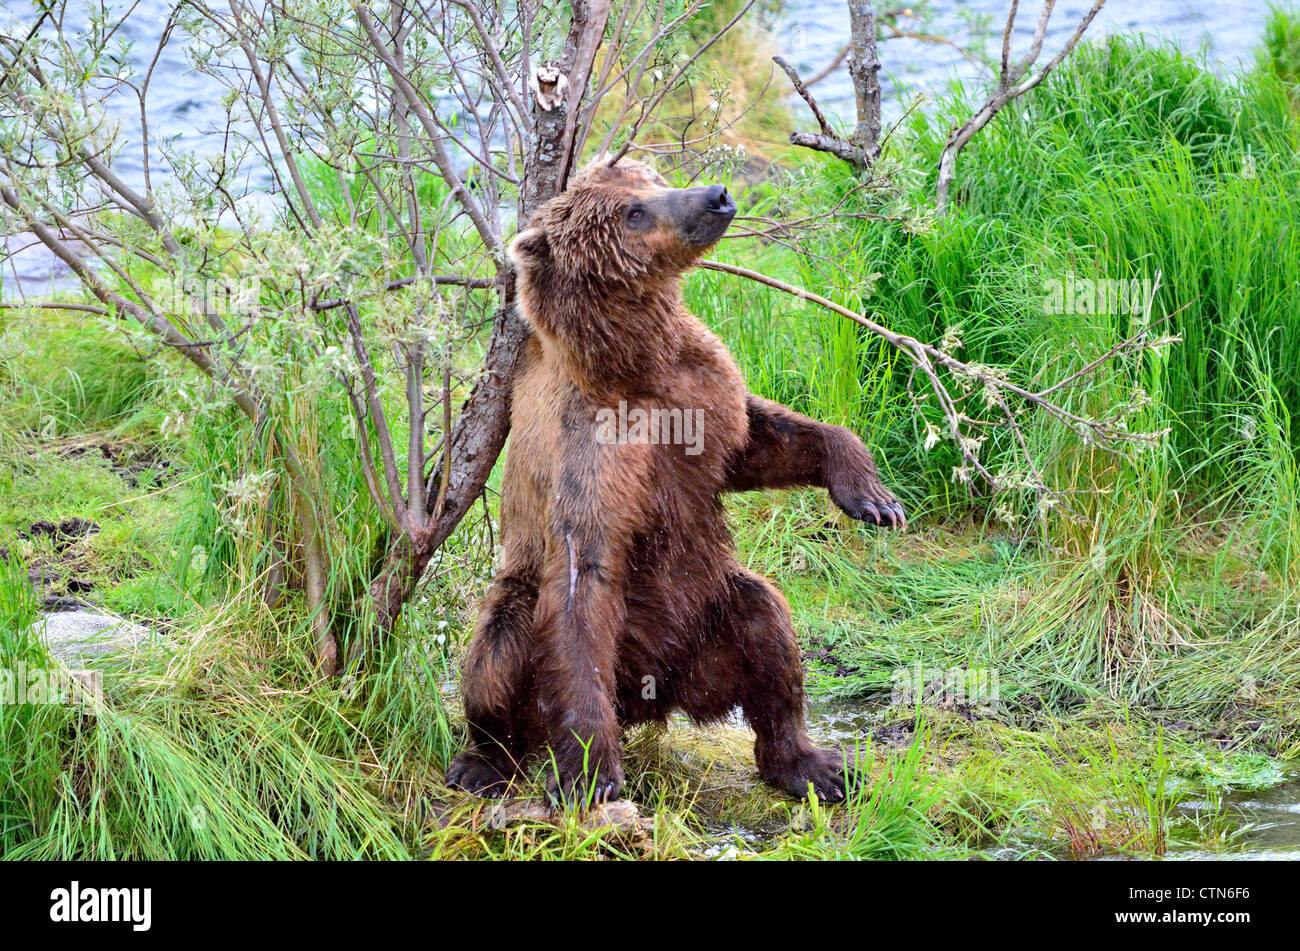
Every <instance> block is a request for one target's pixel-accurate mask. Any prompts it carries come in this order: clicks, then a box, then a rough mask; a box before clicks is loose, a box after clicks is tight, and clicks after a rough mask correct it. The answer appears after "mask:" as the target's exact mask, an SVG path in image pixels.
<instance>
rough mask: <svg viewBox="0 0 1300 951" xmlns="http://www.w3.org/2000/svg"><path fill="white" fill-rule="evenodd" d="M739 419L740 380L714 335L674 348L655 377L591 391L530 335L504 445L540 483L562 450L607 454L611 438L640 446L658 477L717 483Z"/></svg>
mask: <svg viewBox="0 0 1300 951" xmlns="http://www.w3.org/2000/svg"><path fill="white" fill-rule="evenodd" d="M747 426H748V421H747V416H746V412H745V387H744V382H743V380H742V379H741V377H740V374H739V372H738V371H737V369H736V367H735V364H734V363H733V362H732V360H731V358H730V355H729V354H727V353H726V351H725V349H723V348H721V346H720V345H718V347H717V348H716V349H713V348H709V347H705V348H696V349H693V350H690V351H687V352H685V353H683V355H682V358H681V359H680V360H678V361H676V363H675V364H674V365H673V366H672V368H671V369H670V371H669V372H668V373H665V374H663V375H662V376H661V377H659V378H656V379H652V380H646V381H642V382H640V383H638V384H637V385H635V386H624V387H610V388H607V389H604V390H602V391H598V392H591V391H590V390H589V389H584V388H580V387H578V386H577V385H576V384H575V383H574V382H573V381H572V380H570V379H568V378H567V376H566V374H565V373H564V372H563V364H562V363H560V362H559V361H556V360H553V359H550V358H549V355H548V354H547V353H546V352H545V349H544V348H543V347H540V346H537V345H536V344H534V345H533V346H530V348H529V351H528V354H527V358H526V360H525V362H524V366H523V367H522V368H521V373H520V375H519V377H518V378H517V380H516V384H515V391H514V400H513V418H512V436H511V440H512V445H511V450H510V455H511V457H512V459H515V457H518V459H517V460H516V461H518V462H519V463H522V464H523V465H524V466H525V467H526V468H527V469H528V470H529V474H530V476H531V478H530V480H529V481H532V482H534V483H535V484H538V487H539V488H542V487H544V486H546V485H548V484H552V483H553V482H554V480H555V479H556V478H558V476H559V473H560V472H561V470H562V469H563V465H562V463H563V460H564V457H565V455H566V454H567V455H569V456H572V455H573V454H575V453H581V454H583V455H584V456H586V455H588V454H592V455H593V456H594V457H596V458H599V457H601V456H605V457H608V458H610V459H614V458H617V455H618V447H624V446H645V447H649V448H648V450H647V451H649V452H651V453H652V455H653V456H654V459H655V466H654V468H655V470H656V472H657V473H658V474H659V477H660V478H665V479H670V480H672V479H675V478H683V479H689V481H690V482H692V483H693V484H694V485H695V486H697V487H698V488H701V489H706V490H710V491H716V490H719V489H720V488H721V483H722V480H723V478H724V476H725V468H726V462H727V460H728V459H729V458H730V456H731V455H732V454H733V453H734V452H735V451H736V450H738V449H739V448H740V447H741V446H743V444H744V441H745V438H746V429H747Z"/></svg>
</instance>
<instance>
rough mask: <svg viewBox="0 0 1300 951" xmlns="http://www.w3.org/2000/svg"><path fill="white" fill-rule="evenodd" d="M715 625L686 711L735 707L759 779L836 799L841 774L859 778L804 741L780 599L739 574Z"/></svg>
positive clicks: (794, 646) (797, 674)
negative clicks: (750, 740) (750, 739)
mask: <svg viewBox="0 0 1300 951" xmlns="http://www.w3.org/2000/svg"><path fill="white" fill-rule="evenodd" d="M714 623H715V627H714V630H712V631H711V632H710V633H709V635H708V637H707V638H706V642H705V643H704V644H703V645H702V648H701V651H702V652H701V656H700V662H699V664H697V666H696V668H695V671H694V674H693V676H692V677H691V682H690V684H689V685H688V687H687V692H688V697H687V698H684V700H685V702H684V703H683V706H684V707H685V708H686V711H687V713H688V714H690V715H692V716H694V717H696V718H697V719H701V720H711V719H717V718H718V717H719V716H720V715H722V714H724V713H725V710H723V711H722V713H720V712H719V711H720V709H721V708H722V707H727V708H730V707H732V706H735V705H739V706H740V708H741V710H742V711H743V712H744V715H745V719H746V720H747V721H748V722H749V725H750V726H751V727H752V728H753V730H754V733H755V742H754V754H755V760H756V761H757V765H758V772H759V775H760V776H762V777H763V779H764V781H766V782H767V783H769V784H770V785H772V786H775V787H777V788H778V789H781V790H784V791H785V792H788V793H790V794H791V795H793V796H798V797H800V798H802V797H804V796H807V795H808V786H809V784H811V785H812V788H813V789H814V790H815V791H816V793H817V797H818V798H819V799H821V800H822V801H823V802H837V801H839V800H841V799H843V798H844V795H845V791H846V790H845V775H846V770H847V772H848V778H849V784H850V785H853V784H854V783H855V782H856V781H857V780H858V779H859V777H858V776H857V774H856V772H855V771H854V770H853V768H852V764H851V763H850V764H849V765H848V766H847V767H846V763H845V758H844V754H843V753H842V752H841V751H839V750H831V749H822V748H819V747H817V746H814V745H813V742H812V740H811V739H810V738H809V737H808V731H807V729H806V727H805V725H804V691H803V663H802V660H801V658H800V654H799V644H798V641H797V640H796V638H795V634H794V625H793V624H792V622H791V620H790V608H789V606H788V605H787V604H786V601H785V598H784V597H782V595H781V593H780V592H779V591H777V590H776V588H774V587H773V586H772V585H771V584H770V583H769V582H768V581H767V580H766V579H764V578H761V577H759V576H758V575H755V574H752V573H750V572H747V571H740V570H738V571H736V572H735V573H734V574H733V575H732V576H731V577H730V578H729V579H728V580H727V593H726V595H725V596H724V598H723V600H722V602H721V606H720V609H719V611H718V614H717V615H716V616H715V619H714Z"/></svg>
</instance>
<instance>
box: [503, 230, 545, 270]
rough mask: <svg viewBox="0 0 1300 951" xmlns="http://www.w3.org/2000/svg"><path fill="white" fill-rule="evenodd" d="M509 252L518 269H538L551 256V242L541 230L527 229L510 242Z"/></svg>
mask: <svg viewBox="0 0 1300 951" xmlns="http://www.w3.org/2000/svg"><path fill="white" fill-rule="evenodd" d="M509 251H510V260H512V261H514V262H515V265H516V266H517V267H536V266H537V265H538V264H540V263H542V262H543V261H545V260H547V259H548V258H549V257H550V256H551V242H550V241H548V240H547V239H546V233H545V232H544V231H542V229H541V228H527V229H525V230H524V231H521V232H519V234H517V235H516V236H515V240H513V241H511V242H510V249H509Z"/></svg>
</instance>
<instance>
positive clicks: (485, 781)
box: [446, 749, 515, 799]
mask: <svg viewBox="0 0 1300 951" xmlns="http://www.w3.org/2000/svg"><path fill="white" fill-rule="evenodd" d="M514 772H515V771H514V764H513V763H512V762H511V761H510V757H509V756H508V755H507V754H506V753H505V752H504V751H501V752H500V753H496V754H492V753H485V752H483V751H481V750H478V749H469V750H465V751H464V752H462V753H459V754H458V755H457V756H456V758H455V759H453V760H452V761H451V765H450V766H448V767H447V776H446V781H447V785H448V786H450V787H451V788H452V789H459V790H462V791H463V792H467V793H470V794H471V795H474V796H483V797H485V798H488V799H500V798H501V797H502V796H504V795H505V794H506V791H507V790H509V788H510V781H511V780H512V779H513V778H514Z"/></svg>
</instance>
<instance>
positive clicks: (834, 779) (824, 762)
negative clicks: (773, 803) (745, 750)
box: [763, 748, 865, 802]
mask: <svg viewBox="0 0 1300 951" xmlns="http://www.w3.org/2000/svg"><path fill="white" fill-rule="evenodd" d="M763 779H764V780H765V781H766V782H767V783H769V784H770V785H772V786H775V787H776V788H778V789H781V790H783V791H785V792H788V793H789V794H790V795H792V796H794V797H795V798H797V799H804V798H806V797H807V795H808V787H809V786H810V785H811V786H812V789H813V791H814V792H815V793H817V798H818V799H819V800H821V801H822V802H841V801H842V800H843V799H844V796H845V794H846V792H848V791H850V790H852V789H853V788H854V787H855V786H857V785H858V784H859V783H860V782H862V781H863V780H864V779H865V777H864V776H863V775H862V774H861V773H860V772H859V771H858V769H857V766H856V764H854V763H853V762H851V761H850V760H849V758H848V757H846V756H845V754H844V753H843V752H841V751H840V750H824V749H817V748H813V749H810V750H808V752H806V753H804V754H802V755H801V756H798V757H795V758H794V759H792V760H790V761H789V762H788V763H784V764H780V765H778V766H775V767H773V768H772V769H771V770H770V771H769V772H768V773H767V774H766V775H764V776H763ZM846 779H847V783H846V781H845V780H846Z"/></svg>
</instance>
